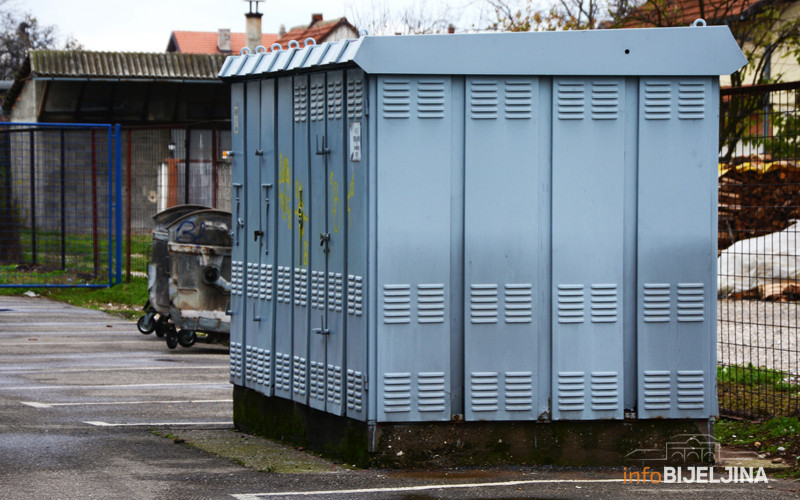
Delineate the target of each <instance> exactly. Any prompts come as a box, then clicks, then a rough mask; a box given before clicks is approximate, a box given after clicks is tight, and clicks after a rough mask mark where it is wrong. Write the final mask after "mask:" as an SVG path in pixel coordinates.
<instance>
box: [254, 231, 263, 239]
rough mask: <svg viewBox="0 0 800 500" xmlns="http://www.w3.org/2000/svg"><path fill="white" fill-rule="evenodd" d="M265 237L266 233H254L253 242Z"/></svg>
mask: <svg viewBox="0 0 800 500" xmlns="http://www.w3.org/2000/svg"><path fill="white" fill-rule="evenodd" d="M259 236H261V237H262V238H263V237H264V231H253V241H258V237H259Z"/></svg>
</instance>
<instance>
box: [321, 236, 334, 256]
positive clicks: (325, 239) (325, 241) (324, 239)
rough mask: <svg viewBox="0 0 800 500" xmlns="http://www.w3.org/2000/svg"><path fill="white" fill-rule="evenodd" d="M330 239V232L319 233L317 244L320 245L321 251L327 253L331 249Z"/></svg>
mask: <svg viewBox="0 0 800 500" xmlns="http://www.w3.org/2000/svg"><path fill="white" fill-rule="evenodd" d="M330 241H331V233H320V235H319V246H321V247H322V251H323V252H325V253H328V252H330V251H331V248H330Z"/></svg>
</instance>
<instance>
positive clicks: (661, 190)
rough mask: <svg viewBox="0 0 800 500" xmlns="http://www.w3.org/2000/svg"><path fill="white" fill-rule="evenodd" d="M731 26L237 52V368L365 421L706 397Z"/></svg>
mask: <svg viewBox="0 0 800 500" xmlns="http://www.w3.org/2000/svg"><path fill="white" fill-rule="evenodd" d="M745 62H746V61H745V59H744V56H743V55H742V53H741V51H740V50H739V48H738V46H737V44H736V42H735V41H734V39H733V37H732V36H731V34H730V31H729V30H728V29H727V28H725V27H703V26H696V27H686V28H668V29H630V30H596V31H589V32H551V33H519V34H509V33H487V34H468V35H434V36H391V37H372V36H366V37H362V38H359V39H357V40H345V41H340V42H334V43H326V44H322V45H318V46H315V45H309V46H305V47H300V46H299V45H298V44H294V45H292V47H291V48H289V49H287V50H276V51H273V52H269V53H265V52H259V53H256V54H244V55H239V56H233V57H229V58H228V59H227V61H226V62H225V65H224V66H223V68H222V70H221V72H220V76H221V77H222V78H223V79H225V80H226V81H227V82H229V83H230V84H231V92H232V141H233V199H234V205H233V221H234V228H233V230H234V241H233V257H232V259H233V262H232V282H233V285H232V286H233V288H232V297H231V310H232V319H231V322H232V323H231V366H230V376H231V381H232V383H233V384H235V385H237V386H242V387H245V388H248V389H252V390H254V391H257V392H260V393H262V394H264V395H266V396H273V397H276V398H284V399H289V400H293V401H296V402H299V403H301V404H303V405H307V406H309V407H311V408H314V409H318V410H322V411H324V412H328V413H332V414H334V415H340V416H347V417H350V418H351V419H356V420H361V421H366V422H369V423H382V422H431V421H450V420H460V419H464V420H467V421H492V420H494V421H526V420H527V421H537V420H545V421H546V420H608V419H611V420H622V419H623V418H628V419H631V418H638V419H655V418H672V419H708V418H709V417H712V416H714V415H715V414H716V413H717V403H716V394H715V391H714V388H715V375H716V370H715V356H716V348H715V339H716V321H715V318H716V306H715V302H714V297H715V293H714V286H715V285H714V284H715V283H716V280H715V258H716V236H717V235H716V182H717V178H716V167H715V166H716V163H717V127H718V124H717V119H718V117H717V114H718V105H719V79H718V75H720V74H729V73H731V72H732V71H734V70H736V69H738V68H739V67H741V66H742V65H743V64H745Z"/></svg>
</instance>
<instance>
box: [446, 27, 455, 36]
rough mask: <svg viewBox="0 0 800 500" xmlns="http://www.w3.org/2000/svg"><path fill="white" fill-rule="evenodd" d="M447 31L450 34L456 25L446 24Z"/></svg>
mask: <svg viewBox="0 0 800 500" xmlns="http://www.w3.org/2000/svg"><path fill="white" fill-rule="evenodd" d="M447 32H448V33H449V34H451V35H452V34H453V33H455V32H456V27H455V26H453V25H452V24H448V25H447Z"/></svg>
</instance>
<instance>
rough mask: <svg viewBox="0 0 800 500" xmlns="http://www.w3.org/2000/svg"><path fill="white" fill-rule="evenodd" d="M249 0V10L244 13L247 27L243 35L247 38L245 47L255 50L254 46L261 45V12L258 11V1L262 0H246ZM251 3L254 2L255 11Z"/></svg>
mask: <svg viewBox="0 0 800 500" xmlns="http://www.w3.org/2000/svg"><path fill="white" fill-rule="evenodd" d="M248 1H249V2H250V12H248V13H247V14H245V15H244V17H246V18H247V29H246V30H245V37H246V38H247V48H248V49H250V50H251V51H253V52H255V50H256V47H258V46H259V45H261V15H262V14H261V13H260V12H258V2H260V1H262V0H248ZM253 4H256V8H255V11H254V10H253Z"/></svg>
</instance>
